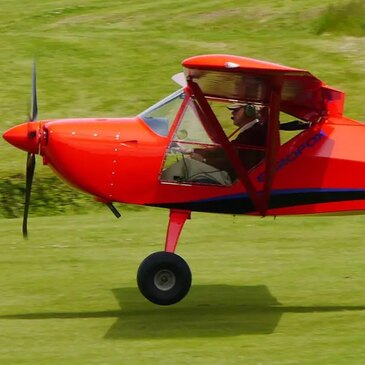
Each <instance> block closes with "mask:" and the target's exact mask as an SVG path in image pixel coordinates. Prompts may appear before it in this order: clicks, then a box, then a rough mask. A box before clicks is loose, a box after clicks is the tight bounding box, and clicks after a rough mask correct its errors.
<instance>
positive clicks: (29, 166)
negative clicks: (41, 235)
mask: <svg viewBox="0 0 365 365" xmlns="http://www.w3.org/2000/svg"><path fill="white" fill-rule="evenodd" d="M37 116H38V101H37V72H36V64H35V62H33V70H32V96H31V112H30V115H29V121H28V135H27V138H28V139H33V138H35V137H36V136H37V132H36V131H34V130H31V122H33V121H35V120H36V119H37ZM34 169H35V154H34V153H33V152H28V155H27V163H26V179H25V199H24V214H23V237H24V238H28V213H29V205H30V196H31V192H32V184H33V177H34Z"/></svg>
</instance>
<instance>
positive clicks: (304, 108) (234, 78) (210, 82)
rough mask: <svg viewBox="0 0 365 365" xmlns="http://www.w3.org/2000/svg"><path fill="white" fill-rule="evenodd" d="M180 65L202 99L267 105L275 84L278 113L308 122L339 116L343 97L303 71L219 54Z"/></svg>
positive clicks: (196, 57)
mask: <svg viewBox="0 0 365 365" xmlns="http://www.w3.org/2000/svg"><path fill="white" fill-rule="evenodd" d="M182 65H183V67H184V73H185V76H186V78H190V79H192V80H194V82H196V83H197V84H198V85H199V88H200V89H201V91H202V93H203V94H204V95H205V96H206V97H215V98H222V99H228V100H237V101H243V100H245V101H252V102H266V103H268V102H269V101H270V92H271V89H272V82H273V81H274V80H275V81H274V82H275V83H279V84H280V89H281V90H280V100H281V102H280V108H281V111H283V112H285V113H287V114H290V115H293V116H294V117H296V118H299V119H302V120H308V121H311V122H314V121H316V120H318V119H319V118H320V117H322V116H323V115H333V116H335V115H342V114H343V104H344V94H343V93H342V92H341V91H339V90H336V89H333V88H330V87H328V86H327V85H326V84H325V83H323V82H322V81H321V80H319V79H318V78H316V77H315V76H313V75H312V74H311V73H310V72H309V71H306V70H302V69H297V68H292V67H287V66H283V65H279V64H275V63H270V62H265V61H260V60H255V59H252V58H246V57H239V56H231V55H220V54H217V55H202V56H195V57H191V58H188V59H186V60H184V61H183V63H182Z"/></svg>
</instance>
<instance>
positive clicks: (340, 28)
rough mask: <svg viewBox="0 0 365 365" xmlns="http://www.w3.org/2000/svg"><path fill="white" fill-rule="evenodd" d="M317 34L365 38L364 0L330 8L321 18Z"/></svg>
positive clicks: (353, 0) (354, 0)
mask: <svg viewBox="0 0 365 365" xmlns="http://www.w3.org/2000/svg"><path fill="white" fill-rule="evenodd" d="M317 32H318V34H322V33H325V32H332V33H337V34H345V35H352V36H357V37H361V36H365V3H364V2H363V1H362V0H352V1H349V2H347V3H345V4H343V3H342V4H340V3H338V4H337V5H330V6H328V8H327V10H326V11H325V12H324V13H323V15H322V16H321V18H320V21H319V24H318V29H317Z"/></svg>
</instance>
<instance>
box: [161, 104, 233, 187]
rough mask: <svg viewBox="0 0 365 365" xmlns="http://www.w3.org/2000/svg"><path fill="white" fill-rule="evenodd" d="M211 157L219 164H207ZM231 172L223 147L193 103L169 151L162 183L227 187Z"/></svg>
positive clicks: (179, 125)
mask: <svg viewBox="0 0 365 365" xmlns="http://www.w3.org/2000/svg"><path fill="white" fill-rule="evenodd" d="M208 156H209V157H211V158H214V160H215V162H214V163H213V162H212V161H210V163H207V160H208ZM230 169H231V167H230V164H229V161H228V158H227V156H226V154H225V152H224V150H223V148H222V146H221V145H220V144H218V143H215V142H213V141H212V139H211V138H210V136H209V135H208V133H207V131H206V130H205V128H204V126H203V124H202V123H201V121H200V118H199V115H198V113H197V110H196V108H195V104H194V102H193V101H192V100H190V101H189V102H188V104H187V106H186V108H185V110H184V112H183V113H182V116H181V119H180V121H179V123H178V126H177V129H176V131H175V133H174V136H173V137H172V140H171V142H170V144H169V146H168V149H167V151H166V155H165V161H164V164H163V168H162V172H161V175H160V179H161V181H164V182H170V183H171V182H173V183H180V184H189V185H190V184H192V183H193V184H206V185H222V186H225V185H230V184H231V183H232V180H231V177H230V171H229V170H230Z"/></svg>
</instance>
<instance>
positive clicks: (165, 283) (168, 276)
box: [153, 269, 176, 291]
mask: <svg viewBox="0 0 365 365" xmlns="http://www.w3.org/2000/svg"><path fill="white" fill-rule="evenodd" d="M153 282H154V284H155V286H156V288H157V289H159V290H162V291H167V290H170V289H172V288H173V287H174V286H175V284H176V277H175V274H174V273H173V272H172V271H170V270H166V269H164V270H160V271H158V272H157V273H156V274H155V276H154V278H153Z"/></svg>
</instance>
